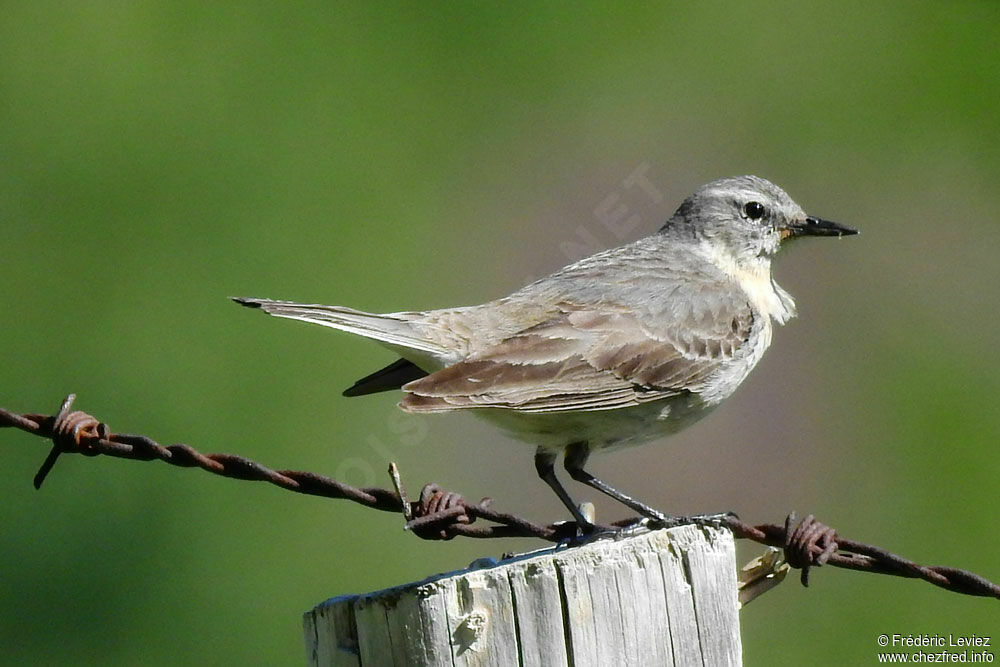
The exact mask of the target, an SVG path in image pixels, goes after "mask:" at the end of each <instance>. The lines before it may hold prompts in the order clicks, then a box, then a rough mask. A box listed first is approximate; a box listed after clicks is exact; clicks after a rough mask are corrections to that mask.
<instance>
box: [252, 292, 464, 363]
mask: <svg viewBox="0 0 1000 667" xmlns="http://www.w3.org/2000/svg"><path fill="white" fill-rule="evenodd" d="M232 299H233V301H235V302H236V303H238V304H240V305H242V306H246V307H248V308H260V309H261V310H263V311H264V312H265V313H268V314H270V315H274V316H275V317H285V318H288V319H290V320H301V321H303V322H311V323H312V324H320V325H322V326H325V327H332V328H334V329H340V330H341V331H347V332H348V333H353V334H357V335H359V336H364V337H365V338H371V339H373V340H377V341H379V342H381V343H384V344H385V345H386V346H388V347H391V348H393V349H396V350H401V349H402V350H416V351H419V352H422V353H425V354H428V355H431V356H439V355H445V354H447V353H448V350H447V349H446V348H444V347H442V346H441V345H440V344H437V343H435V342H434V341H433V340H430V339H429V338H428V337H427V335H426V334H425V333H424V331H423V327H421V326H420V324H419V322H418V320H419V318H420V316H421V315H422V313H384V314H379V313H366V312H364V311H361V310H354V309H353V308H345V307H343V306H324V305H320V304H315V303H293V302H291V301H272V300H270V299H244V298H240V297H232Z"/></svg>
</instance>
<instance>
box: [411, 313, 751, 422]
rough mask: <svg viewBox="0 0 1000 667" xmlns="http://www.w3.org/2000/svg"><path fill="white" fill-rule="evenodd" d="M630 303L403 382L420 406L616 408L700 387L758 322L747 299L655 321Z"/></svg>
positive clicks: (568, 318) (524, 334)
mask: <svg viewBox="0 0 1000 667" xmlns="http://www.w3.org/2000/svg"><path fill="white" fill-rule="evenodd" d="M654 321H656V322H657V323H658V326H655V327H651V326H650V323H649V322H650V321H649V319H648V318H639V317H637V316H635V315H631V314H628V313H626V312H624V310H623V309H611V308H602V309H594V308H592V309H573V307H572V306H571V305H568V304H567V305H566V307H565V309H564V310H563V312H562V313H561V314H560V315H558V316H556V317H554V318H552V319H549V320H547V321H545V322H543V323H541V324H538V325H536V326H533V327H531V328H528V329H525V330H524V331H521V332H519V333H517V334H515V335H513V336H511V337H509V338H507V339H505V340H503V341H501V342H500V343H498V344H496V345H494V346H492V347H490V348H489V349H487V350H485V351H482V352H481V353H478V354H473V355H470V356H469V357H468V358H467V359H466V360H464V361H461V362H459V363H456V364H454V365H452V366H448V367H447V368H444V369H442V370H440V371H437V372H436V373H432V374H431V375H428V376H427V377H425V378H421V379H418V380H415V381H413V382H410V383H408V384H406V385H404V386H403V391H404V392H405V395H404V397H403V400H402V402H401V404H400V405H401V407H402V408H403V409H404V410H407V411H411V412H442V411H448V410H456V409H463V408H486V407H492V408H507V409H513V410H518V411H522V412H556V411H564V410H607V409H613V408H622V407H628V406H633V405H638V404H640V403H643V402H646V401H650V400H656V399H659V398H665V397H668V396H672V395H677V394H680V393H684V392H695V393H697V392H698V391H700V390H701V389H702V388H703V387H704V385H705V382H706V381H707V380H708V379H709V378H710V376H711V375H712V374H713V373H714V372H715V371H717V370H718V368H719V366H720V365H721V364H723V363H725V362H726V361H727V360H729V359H732V358H733V357H734V356H736V355H738V354H739V353H740V348H741V346H742V345H743V344H744V343H745V342H746V341H747V340H748V339H749V337H750V333H751V329H752V327H753V326H754V315H753V311H752V310H751V308H750V306H749V304H747V303H746V302H745V300H742V299H739V298H736V299H731V300H728V301H721V300H720V301H716V302H714V303H707V304H706V305H705V307H703V308H701V309H690V308H688V310H687V312H684V313H680V314H678V313H673V314H672V316H670V317H662V318H660V319H658V320H654Z"/></svg>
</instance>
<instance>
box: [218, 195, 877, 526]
mask: <svg viewBox="0 0 1000 667" xmlns="http://www.w3.org/2000/svg"><path fill="white" fill-rule="evenodd" d="M857 233H858V232H857V230H855V229H851V228H850V227H845V226H844V225H840V224H837V223H835V222H830V221H828V220H822V219H820V218H815V217H811V216H808V215H806V214H805V212H803V210H802V209H801V208H800V207H799V205H798V204H796V203H795V202H794V201H792V199H791V198H790V197H789V196H788V195H787V194H785V192H784V191H783V190H782V189H781V188H779V187H778V186H776V185H774V184H773V183H770V182H768V181H766V180H764V179H763V178H758V177H756V176H738V177H735V178H724V179H721V180H718V181H714V182H712V183H709V184H708V185H705V186H702V187H701V188H699V189H698V191H697V192H695V193H694V194H693V195H691V196H690V197H688V198H687V199H685V200H684V203H682V204H681V205H680V207H679V208H678V209H677V211H676V212H675V213H674V214H673V216H671V217H670V219H669V220H667V222H666V224H665V225H663V227H662V228H661V229H660V230H659V231H658V232H657V233H656V234H653V235H652V236H648V237H646V238H643V239H640V240H638V241H635V242H634V243H629V244H627V245H623V246H620V247H617V248H612V249H610V250H605V251H603V252H599V253H597V254H596V255H593V256H591V257H587V258H586V259H582V260H580V261H578V262H575V263H573V264H570V265H569V266H567V267H565V268H563V269H561V270H559V271H557V272H555V273H553V274H552V275H550V276H548V277H546V278H542V279H541V280H538V281H536V282H533V283H531V284H530V285H527V286H526V287H523V288H521V289H520V290H518V291H516V292H514V293H513V294H511V295H510V296H507V297H504V298H502V299H497V300H496V301H490V302H489V303H485V304H482V305H480V306H470V307H465V308H446V309H442V310H430V311H423V312H420V311H414V312H399V313H386V314H374V313H366V312H362V311H358V310H353V309H350V308H344V307H341V306H323V305H318V304H301V303H291V302H287V301H270V300H266V299H243V298H237V299H235V301H237V302H238V303H241V304H243V305H244V306H249V307H252V308H260V309H262V310H264V311H265V312H267V313H270V314H271V315H276V316H278V317H285V318H289V319H293V320H302V321H304V322H312V323H314V324H321V325H323V326H328V327H333V328H334V329H340V330H342V331H347V332H350V333H354V334H358V335H361V336H365V337H366V338H372V339H374V340H376V341H378V342H380V343H381V344H382V345H384V346H385V347H388V348H389V349H391V350H393V351H395V352H397V353H398V354H399V355H400V357H402V358H401V359H399V360H398V361H396V362H394V363H392V364H390V365H388V366H386V367H385V368H383V369H381V370H379V371H377V372H375V373H372V374H371V375H369V376H367V377H364V378H362V379H360V380H358V381H357V382H356V383H355V384H354V386H352V387H351V388H349V389H347V390H346V391H345V392H344V395H345V396H361V395H364V394H371V393H375V392H380V391H386V390H390V389H402V391H403V400H402V401H401V402H400V404H399V405H400V407H401V408H402V409H403V410H405V411H407V412H449V411H452V410H473V411H474V412H475V413H476V414H478V415H481V416H482V417H484V418H486V419H489V420H490V421H493V422H495V423H496V424H498V425H500V426H501V427H502V428H504V429H505V430H506V431H508V432H509V433H510V434H511V435H513V436H514V437H515V438H517V439H520V440H524V441H526V442H529V443H532V444H534V445H535V446H536V447H537V449H536V452H535V468H536V469H537V471H538V475H539V476H540V477H541V478H542V479H543V480H544V481H545V482H546V483H547V484H548V485H549V486H550V487H552V489H553V490H554V491H555V492H556V494H557V495H558V496H559V499H560V500H561V501H562V502H563V504H564V505H565V506H566V507H567V508H568V509H569V511H570V512H571V513H572V514H573V517H574V518H575V520H576V521H577V523H578V525H580V526H581V527H587V526H588V525H589V522H588V521H587V520H586V519H585V518H584V517H583V516H582V514H581V512H580V511H579V509H578V508H577V505H576V503H574V502H573V500H572V499H571V498H570V496H569V494H568V493H567V492H566V490H565V489H564V488H563V486H562V484H560V482H559V480H558V479H557V478H556V475H555V470H554V463H555V460H556V457H557V456H558V454H559V453H560V452H562V453H563V454H564V466H565V468H566V471H567V472H568V473H569V475H570V477H572V478H573V479H575V480H576V481H578V482H583V483H584V484H588V485H590V486H592V487H594V488H595V489H598V490H599V491H601V492H603V493H606V494H607V495H609V496H611V497H612V498H615V499H617V500H618V501H620V502H622V503H624V504H625V505H627V506H628V507H630V508H632V509H633V510H635V511H636V512H639V513H640V514H642V515H645V516H647V517H650V518H652V519H654V520H656V521H660V522H664V521H667V520H668V517H667V516H666V515H664V514H662V513H661V512H659V511H657V510H655V509H653V508H651V507H649V506H648V505H646V504H645V503H642V502H640V501H638V500H636V499H635V498H632V497H630V496H628V495H626V494H624V493H622V492H621V491H619V490H617V489H615V488H614V487H612V486H610V485H609V484H607V483H605V482H603V481H601V480H600V479H597V478H596V477H594V476H593V475H591V474H590V473H588V472H587V471H586V470H584V465H585V464H586V462H587V458H588V457H589V456H590V453H591V452H592V451H594V450H599V449H607V448H611V447H619V446H625V445H636V444H640V443H643V442H647V441H650V440H654V439H657V438H661V437H663V436H665V435H669V434H671V433H675V432H677V431H679V430H680V429H682V428H684V427H685V426H687V425H689V424H691V423H693V422H694V421H696V420H698V419H700V418H701V417H704V416H705V415H706V414H707V413H708V412H709V411H710V410H711V409H712V408H714V407H715V406H717V405H718V404H719V403H721V402H722V401H723V399H725V398H726V397H728V396H729V395H730V394H732V393H733V392H734V391H735V390H736V388H737V387H738V386H739V385H740V383H741V382H743V380H744V378H746V377H747V374H749V373H750V371H751V370H752V369H753V367H754V366H755V365H756V364H757V362H758V361H760V358H761V356H762V355H763V354H764V351H765V350H766V349H767V347H768V345H770V344H771V332H772V328H773V325H772V320H773V321H775V322H778V323H779V324H784V323H785V322H786V321H787V320H788V319H789V318H791V317H794V316H795V302H794V301H793V300H792V297H791V296H790V295H789V294H788V293H787V292H786V291H785V290H783V289H782V288H781V287H779V286H778V284H777V283H776V282H774V279H773V278H772V277H771V258H772V257H774V254H775V253H776V252H777V251H778V248H779V247H780V246H781V243H782V242H783V241H786V240H787V239H790V238H794V237H798V236H843V235H847V234H857Z"/></svg>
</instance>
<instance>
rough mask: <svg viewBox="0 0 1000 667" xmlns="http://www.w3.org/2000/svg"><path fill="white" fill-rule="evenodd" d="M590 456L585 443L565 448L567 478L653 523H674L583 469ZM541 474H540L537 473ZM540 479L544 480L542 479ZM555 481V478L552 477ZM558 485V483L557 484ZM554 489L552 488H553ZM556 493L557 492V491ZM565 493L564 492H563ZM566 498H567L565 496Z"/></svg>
mask: <svg viewBox="0 0 1000 667" xmlns="http://www.w3.org/2000/svg"><path fill="white" fill-rule="evenodd" d="M589 456H590V448H589V447H588V446H587V443H585V442H575V443H573V444H571V445H570V446H568V447H567V448H566V456H565V459H564V461H563V464H564V465H565V466H566V472H568V473H569V476H570V477H572V478H573V479H575V480H576V481H578V482H583V483H584V484H586V485H588V486H592V487H594V488H595V489H597V490H598V491H600V492H601V493H604V494H606V495H609V496H611V497H612V498H614V499H615V500H617V501H618V502H620V503H622V504H623V505H625V506H626V507H629V508H630V509H632V510H633V511H635V512H638V513H639V514H641V515H643V516H645V517H649V518H650V519H653V520H654V521H657V522H659V523H662V524H668V523H672V522H674V517H671V516H668V515H666V514H664V513H663V512H659V511H657V510H655V509H653V508H652V507H650V506H649V505H647V504H645V503H643V502H640V501H638V500H636V499H635V498H633V497H632V496H627V495H625V494H624V493H622V492H621V491H619V490H618V489H616V488H615V487H613V486H611V485H610V484H608V483H607V482H603V481H601V480H599V479H597V478H596V477H594V476H593V475H591V474H590V473H589V472H587V471H586V470H584V469H583V466H585V465H586V464H587V458H588V457H589ZM535 463H536V465H537V463H538V457H537V455H536V457H535ZM539 474H541V473H539ZM542 479H545V478H544V477H543V478H542ZM553 479H555V476H553ZM557 483H558V482H557ZM553 488H554V487H553ZM557 493H558V491H557ZM563 493H565V491H563ZM567 497H568V496H567ZM563 502H566V501H565V500H564V501H563Z"/></svg>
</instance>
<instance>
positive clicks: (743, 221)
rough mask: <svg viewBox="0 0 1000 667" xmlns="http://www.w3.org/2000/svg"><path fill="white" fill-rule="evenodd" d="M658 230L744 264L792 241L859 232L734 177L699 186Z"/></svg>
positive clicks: (764, 185) (758, 182)
mask: <svg viewBox="0 0 1000 667" xmlns="http://www.w3.org/2000/svg"><path fill="white" fill-rule="evenodd" d="M660 232H661V233H664V234H678V235H683V236H687V237H689V238H690V237H694V238H696V239H699V240H704V241H708V242H709V243H711V244H712V245H713V246H717V247H718V249H719V250H720V251H725V252H726V253H727V254H729V255H731V256H732V257H733V258H735V259H736V261H737V262H738V263H743V262H744V261H753V260H755V259H760V258H765V259H770V257H772V256H773V255H774V253H776V252H777V251H778V248H779V247H780V246H781V244H782V242H783V241H787V240H788V239H792V238H796V237H799V236H847V235H850V234H857V233H858V230H856V229H853V228H851V227H847V226H845V225H841V224H839V223H836V222H830V221H829V220H823V219H822V218H817V217H815V216H811V215H807V214H806V212H805V211H803V210H802V207H800V206H799V205H798V204H796V203H795V202H794V201H793V200H792V198H791V197H789V196H788V195H787V194H786V193H785V191H784V190H782V189H781V188H779V187H778V186H777V185H775V184H774V183H771V182H770V181H767V180H764V179H763V178H760V177H757V176H736V177H733V178H723V179H720V180H717V181H712V182H711V183H708V184H707V185H703V186H702V187H700V188H698V190H697V191H696V192H695V193H694V194H692V195H691V196H690V197H688V198H687V199H685V200H684V202H683V203H682V204H681V205H680V207H678V209H677V211H676V212H675V213H674V214H673V216H671V218H670V219H669V220H668V221H667V223H666V224H665V225H664V226H663V228H662V229H661V230H660Z"/></svg>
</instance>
